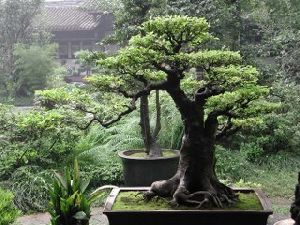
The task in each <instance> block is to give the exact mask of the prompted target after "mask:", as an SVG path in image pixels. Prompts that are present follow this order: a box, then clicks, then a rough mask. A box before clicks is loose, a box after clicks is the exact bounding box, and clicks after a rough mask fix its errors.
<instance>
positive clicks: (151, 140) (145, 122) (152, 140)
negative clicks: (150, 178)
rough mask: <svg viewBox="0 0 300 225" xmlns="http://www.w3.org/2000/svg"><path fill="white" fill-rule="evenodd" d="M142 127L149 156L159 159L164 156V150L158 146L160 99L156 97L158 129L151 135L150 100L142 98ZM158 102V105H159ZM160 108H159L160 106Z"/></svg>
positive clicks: (146, 97)
mask: <svg viewBox="0 0 300 225" xmlns="http://www.w3.org/2000/svg"><path fill="white" fill-rule="evenodd" d="M140 100H141V101H140V126H141V133H142V137H143V140H144V146H145V149H146V153H147V155H149V156H150V157H159V156H162V150H161V148H160V146H159V145H158V144H157V141H156V140H157V135H158V133H159V131H160V104H159V97H157V95H156V108H157V119H156V127H155V130H154V134H153V135H152V134H151V127H150V113H149V100H148V96H142V97H141V98H140ZM157 101H158V103H157ZM157 104H158V105H159V107H158V105H157Z"/></svg>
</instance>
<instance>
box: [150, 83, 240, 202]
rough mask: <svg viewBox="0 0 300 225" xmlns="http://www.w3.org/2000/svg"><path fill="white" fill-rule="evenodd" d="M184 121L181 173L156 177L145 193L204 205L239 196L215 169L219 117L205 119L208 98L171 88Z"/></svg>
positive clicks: (232, 199)
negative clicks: (201, 99) (196, 98)
mask: <svg viewBox="0 0 300 225" xmlns="http://www.w3.org/2000/svg"><path fill="white" fill-rule="evenodd" d="M168 92H169V94H170V95H171V97H172V98H173V100H174V101H175V103H176V106H177V108H178V109H179V111H180V113H181V116H182V120H183V122H184V128H185V132H184V136H183V139H182V145H181V148H180V162H179V166H178V170H177V173H176V174H175V175H174V176H173V177H172V178H171V179H169V180H164V181H156V182H154V183H153V184H152V185H151V189H150V191H149V192H148V193H147V194H146V195H145V196H146V198H152V197H153V196H155V195H159V196H162V197H168V196H169V197H173V203H175V204H185V205H191V206H195V207H197V208H202V207H219V208H221V207H223V204H230V203H233V202H234V201H235V200H236V199H237V196H236V195H235V193H234V192H233V191H232V190H231V189H230V188H229V187H227V186H226V185H224V184H222V183H221V182H219V181H218V179H217V176H216V173H215V155H214V145H215V139H216V130H217V125H218V122H217V117H210V118H207V119H206V120H204V102H202V103H201V102H198V103H196V102H192V101H190V100H189V99H188V98H187V97H186V96H185V94H184V93H183V91H182V90H180V89H173V88H172V90H168Z"/></svg>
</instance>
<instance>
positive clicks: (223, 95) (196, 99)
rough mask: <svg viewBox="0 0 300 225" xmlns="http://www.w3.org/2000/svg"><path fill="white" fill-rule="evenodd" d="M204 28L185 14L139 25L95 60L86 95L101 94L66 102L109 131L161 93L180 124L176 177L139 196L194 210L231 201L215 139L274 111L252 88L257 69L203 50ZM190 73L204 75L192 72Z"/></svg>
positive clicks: (236, 57) (230, 55) (232, 55)
mask: <svg viewBox="0 0 300 225" xmlns="http://www.w3.org/2000/svg"><path fill="white" fill-rule="evenodd" d="M208 30H209V25H208V23H207V22H206V20H205V19H204V18H194V17H187V16H168V17H158V18H156V19H154V20H150V21H148V22H145V23H143V25H142V26H141V34H142V35H137V36H134V37H133V38H132V39H131V40H130V41H129V45H128V46H127V47H126V48H123V49H121V50H120V51H119V53H118V54H117V55H115V56H110V57H107V58H99V60H98V61H97V64H98V65H99V66H100V67H101V68H103V71H104V73H103V74H101V75H95V76H91V77H89V78H88V81H89V82H90V84H91V85H92V86H93V87H94V88H93V91H95V90H98V91H99V93H102V94H99V95H98V96H97V97H95V96H94V97H90V98H91V99H92V100H91V101H90V102H89V105H86V104H85V105H83V104H81V103H75V102H78V100H77V99H76V97H73V98H69V101H67V103H68V104H72V105H73V108H76V109H78V110H80V111H82V112H84V113H86V115H90V116H89V118H90V120H89V122H88V123H87V125H89V124H91V123H93V122H95V121H96V122H99V123H100V124H101V125H103V126H109V125H111V124H112V123H114V122H116V121H118V120H120V119H121V118H122V116H124V115H127V114H129V113H131V112H132V111H134V110H135V109H136V102H137V100H138V99H139V98H141V97H142V96H148V95H150V93H151V92H152V91H156V90H160V91H165V92H167V93H168V94H169V95H170V97H171V98H172V100H173V101H174V103H175V104H176V106H177V109H178V111H179V113H180V114H181V118H182V121H183V124H184V136H183V139H182V145H181V148H180V162H179V165H178V171H177V173H176V174H175V175H174V176H173V177H172V178H171V179H169V180H163V181H156V182H154V183H153V184H152V185H151V190H150V191H149V192H148V193H147V195H146V196H147V197H149V198H151V197H153V196H155V195H158V196H162V197H168V196H169V197H172V198H173V202H174V203H176V204H186V205H192V206H195V207H198V208H202V207H223V206H224V205H226V204H229V203H232V202H234V201H235V200H236V199H237V196H236V194H235V193H234V192H233V190H232V189H231V188H229V187H227V186H226V185H224V184H223V183H221V182H220V181H219V180H218V178H217V175H216V172H215V164H216V159H215V155H214V146H215V143H216V141H217V140H218V139H219V138H222V137H223V136H225V135H229V134H232V133H234V132H236V131H237V130H238V129H240V128H242V127H245V126H250V125H251V126H253V125H255V124H257V123H260V122H262V121H261V118H260V114H262V113H267V112H268V111H270V110H271V109H272V108H274V105H272V104H271V103H268V102H267V101H265V100H264V97H265V96H267V94H268V88H267V87H264V86H260V85H258V84H257V80H258V72H257V70H256V69H255V68H254V67H252V66H244V65H242V57H241V56H240V54H239V53H238V52H232V51H228V50H210V49H205V44H206V43H207V42H208V41H211V40H212V39H213V37H212V36H211V35H210V34H209V31H208ZM194 68H202V69H203V71H204V73H203V74H201V76H199V74H198V75H196V73H194V72H193V71H195V70H194ZM132 80H135V82H132ZM108 91H109V92H110V93H111V94H110V95H108ZM86 95H87V96H88V94H86ZM112 96H114V97H112ZM79 97H80V99H82V95H79ZM70 99H72V101H70ZM95 99H97V101H99V100H100V101H101V102H102V105H101V107H100V108H99V107H98V108H96V107H95V104H93V103H92V102H93V101H95ZM116 99H118V101H117V100H116ZM111 100H113V102H112V101H111ZM65 103H66V102H65ZM112 108H114V110H111V109H112ZM108 111H110V114H109V116H107V114H106V112H108Z"/></svg>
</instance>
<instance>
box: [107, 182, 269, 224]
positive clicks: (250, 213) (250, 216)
mask: <svg viewBox="0 0 300 225" xmlns="http://www.w3.org/2000/svg"><path fill="white" fill-rule="evenodd" d="M146 190H149V188H141V187H140V188H139V187H137V188H115V189H113V190H112V192H111V194H110V195H109V197H108V198H107V201H106V204H105V207H104V212H103V213H104V214H105V215H106V216H107V217H108V220H109V224H110V225H141V224H142V225H153V224H155V225H266V224H267V219H268V217H269V215H271V214H272V213H273V212H272V210H271V204H270V201H269V200H268V198H267V197H266V196H265V195H264V194H263V192H262V191H260V190H253V189H235V191H238V192H240V193H255V194H256V196H257V197H258V199H259V201H260V203H261V206H262V210H224V209H223V210H222V209H220V210H219V209H217V210H215V209H214V210H151V211H150V210H147V211H123V210H122V211H120V210H112V207H113V204H114V202H115V200H116V198H117V196H118V194H119V193H120V191H146Z"/></svg>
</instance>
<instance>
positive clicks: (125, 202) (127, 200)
mask: <svg viewBox="0 0 300 225" xmlns="http://www.w3.org/2000/svg"><path fill="white" fill-rule="evenodd" d="M169 201H170V199H165V198H160V197H156V198H153V199H152V200H151V201H148V202H146V201H145V200H144V198H143V194H142V193H141V192H137V191H123V192H121V193H119V195H118V197H117V199H116V202H115V203H114V205H113V210H172V209H173V210H174V209H175V210H188V209H189V210H193V209H195V208H192V207H187V206H179V207H176V208H174V207H172V206H171V205H170V204H169ZM224 209H225V210H262V206H261V204H260V201H259V199H258V198H257V196H256V195H255V194H254V193H249V194H245V193H239V201H238V202H237V203H236V204H235V205H232V206H230V207H227V208H224Z"/></svg>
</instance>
